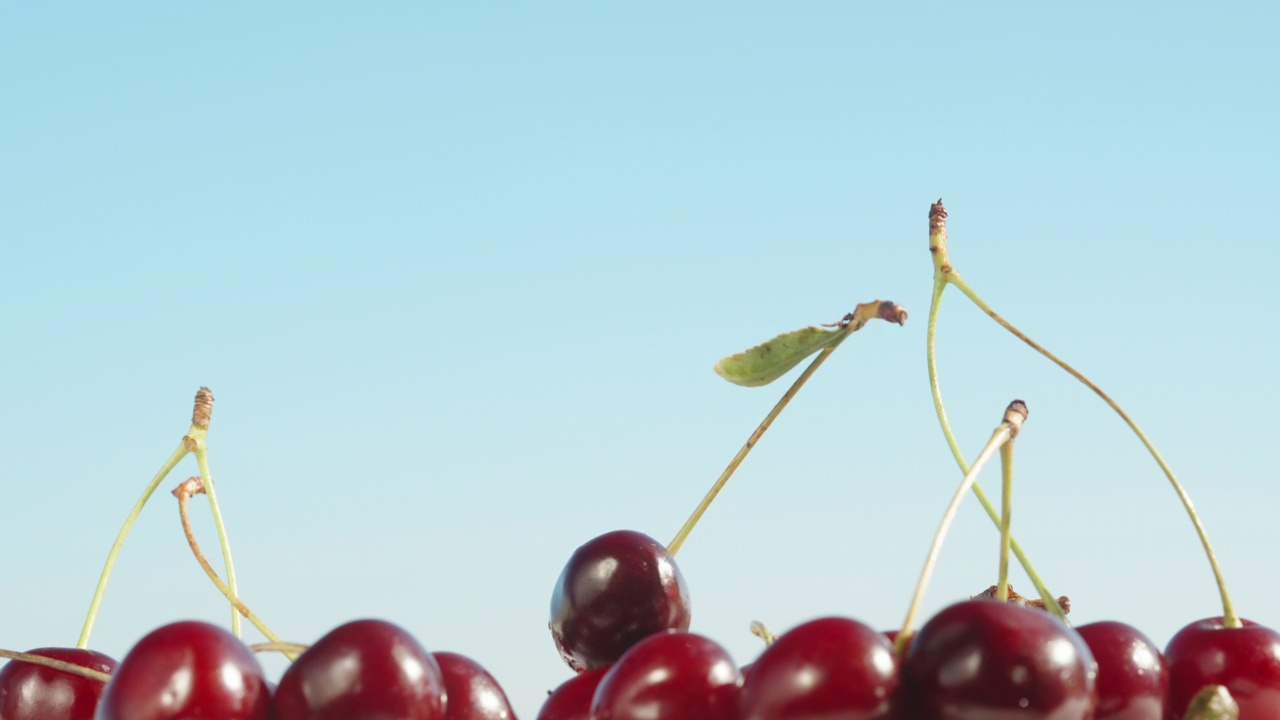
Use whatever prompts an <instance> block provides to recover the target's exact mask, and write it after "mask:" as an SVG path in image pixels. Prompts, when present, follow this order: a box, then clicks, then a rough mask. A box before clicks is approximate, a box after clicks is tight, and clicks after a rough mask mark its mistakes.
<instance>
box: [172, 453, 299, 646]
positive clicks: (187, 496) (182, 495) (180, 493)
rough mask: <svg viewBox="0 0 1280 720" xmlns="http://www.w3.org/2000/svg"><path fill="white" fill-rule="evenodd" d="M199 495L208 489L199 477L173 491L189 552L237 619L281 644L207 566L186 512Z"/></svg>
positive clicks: (181, 484)
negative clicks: (194, 496) (241, 618)
mask: <svg viewBox="0 0 1280 720" xmlns="http://www.w3.org/2000/svg"><path fill="white" fill-rule="evenodd" d="M200 493H204V494H206V495H207V494H208V487H207V486H206V485H205V484H204V481H203V480H202V479H201V478H200V477H190V478H187V479H186V480H184V481H182V482H181V483H179V484H178V486H177V487H176V488H174V489H173V496H174V497H176V498H178V516H179V517H180V518H181V519H182V533H183V534H184V535H186V536H187V545H189V546H190V547H191V552H192V553H193V554H194V555H195V556H196V562H198V563H200V567H201V568H202V569H203V570H204V573H205V575H208V576H209V579H210V580H212V581H213V584H214V585H216V586H217V587H218V591H219V592H221V593H222V594H223V596H225V597H226V598H227V600H230V601H231V606H232V607H233V608H234V609H235V610H236V611H237V617H239V615H244V616H245V617H246V618H248V619H249V622H250V623H252V624H253V626H254V627H256V628H258V631H259V632H261V633H262V634H263V635H265V636H266V637H267V639H268V640H270V641H271V642H273V643H282V642H283V641H282V640H281V639H280V636H278V635H276V634H275V633H274V632H272V631H271V628H269V627H267V624H266V623H264V622H263V621H262V619H261V618H259V617H258V616H257V615H254V614H253V611H251V610H250V609H249V607H248V606H247V605H245V604H244V601H242V600H241V599H240V598H239V597H238V596H237V595H236V593H235V592H234V591H233V590H232V589H231V588H230V587H229V586H228V585H227V583H224V582H223V581H222V578H220V577H218V573H217V572H216V571H215V570H214V569H213V566H212V565H210V564H209V561H208V560H207V559H206V558H205V556H204V553H203V552H201V551H200V543H198V542H196V535H195V532H193V531H192V529H191V518H190V516H189V513H188V512H187V503H188V501H190V500H191V496H192V495H198V494H200ZM281 652H283V653H284V656H285V657H287V658H289V659H290V660H296V659H297V655H295V654H292V653H291V652H290V651H288V650H281Z"/></svg>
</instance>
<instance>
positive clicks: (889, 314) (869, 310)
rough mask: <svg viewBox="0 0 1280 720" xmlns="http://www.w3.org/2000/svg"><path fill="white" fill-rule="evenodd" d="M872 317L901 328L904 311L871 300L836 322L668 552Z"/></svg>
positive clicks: (676, 549) (672, 550)
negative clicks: (835, 330) (836, 331)
mask: <svg viewBox="0 0 1280 720" xmlns="http://www.w3.org/2000/svg"><path fill="white" fill-rule="evenodd" d="M875 318H880V319H881V320H888V321H889V322H896V323H897V324H899V325H902V324H903V323H905V322H906V321H907V311H906V310H904V309H903V308H902V306H900V305H898V304H897V303H894V302H891V301H888V300H886V301H883V302H882V301H880V300H873V301H871V302H868V303H862V304H860V305H858V306H857V307H856V308H855V309H854V311H853V312H851V313H849V314H848V315H846V316H845V317H844V319H843V320H841V321H840V322H839V323H837V325H838V326H839V328H840V332H841V333H843V335H841V336H840V337H839V338H837V339H836V340H835V341H833V342H832V343H831V344H830V345H828V346H827V347H825V348H823V349H822V351H820V352H819V353H818V356H817V357H815V358H814V359H813V361H812V362H810V363H809V366H808V367H806V368H805V369H804V372H802V373H800V377H798V378H796V380H795V382H793V383H791V387H789V388H787V391H786V392H785V393H783V394H782V397H781V398H780V399H779V400H778V402H777V404H775V405H774V406H773V409H772V410H770V411H769V414H768V415H765V417H764V420H762V421H760V425H758V426H757V427H756V429H755V431H754V432H752V433H751V436H750V437H748V438H747V441H746V442H745V443H743V445H742V447H741V448H740V449H739V450H738V453H737V454H736V455H734V456H733V459H732V460H730V461H729V464H728V466H726V467H725V469H724V472H722V473H720V477H718V478H716V481H715V483H714V484H713V485H712V486H711V489H710V490H708V491H707V494H706V495H704V496H703V498H702V501H701V502H699V503H698V507H696V508H694V510H693V513H692V514H691V515H690V516H689V519H688V520H685V522H684V525H683V526H681V527H680V530H679V532H677V533H676V536H675V537H674V538H672V540H671V542H670V543H668V544H667V552H668V553H670V554H671V555H672V556H674V555H675V554H676V553H677V552H679V551H680V547H681V546H682V545H684V541H685V539H686V538H688V537H689V533H690V532H692V531H693V527H694V526H695V525H697V524H698V521H699V520H701V519H702V516H703V514H704V513H706V511H707V508H708V507H710V506H711V501H712V500H715V499H716V496H717V495H719V494H720V491H721V490H722V489H723V488H724V486H725V483H727V482H729V478H730V477H732V476H733V473H734V472H736V471H737V469H738V466H739V465H741V464H742V461H743V460H745V459H746V457H747V454H748V453H750V452H751V449H752V448H754V447H755V446H756V443H757V442H759V441H760V438H761V437H763V436H764V433H765V431H766V430H768V429H769V426H770V425H773V421H774V420H776V419H777V417H778V415H780V414H781V413H782V411H783V409H784V408H786V407H787V405H788V404H790V403H791V399H792V398H794V397H795V396H796V393H798V392H800V388H802V387H804V384H805V383H806V382H808V381H809V378H810V377H812V376H813V374H814V373H815V372H817V370H818V368H819V367H821V366H822V363H824V362H826V361H827V358H829V357H831V353H833V352H835V350H836V348H838V347H840V343H842V342H844V341H845V340H847V339H848V338H849V336H850V335H852V334H853V333H855V332H857V331H858V330H861V329H862V328H863V326H865V325H866V324H867V323H868V322H870V321H871V320H873V319H875Z"/></svg>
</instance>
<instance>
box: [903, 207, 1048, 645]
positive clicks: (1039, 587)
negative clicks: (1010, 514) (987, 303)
mask: <svg viewBox="0 0 1280 720" xmlns="http://www.w3.org/2000/svg"><path fill="white" fill-rule="evenodd" d="M937 209H938V211H941V218H942V222H941V224H940V225H938V227H934V223H936V220H934V217H933V214H931V223H929V241H931V242H929V251H931V252H933V254H934V255H933V261H934V265H938V264H940V256H941V258H943V259H945V258H946V222H945V220H946V210H942V202H941V200H940V201H938V205H937ZM940 236H941V237H940ZM938 241H941V243H938ZM937 247H941V251H940V250H936V249H937ZM945 268H946V269H947V272H950V265H945ZM946 287H947V281H946V278H945V277H942V275H941V274H940V270H938V269H937V268H934V278H933V299H932V301H931V302H929V319H928V323H927V327H925V331H924V334H925V356H927V360H928V363H927V364H928V369H929V391H931V392H932V395H933V410H934V413H937V415H938V424H940V425H941V427H942V436H943V437H945V438H946V441H947V447H950V448H951V456H952V457H955V460H956V465H957V466H959V468H960V471H961V473H968V471H969V462H968V461H966V460H965V459H964V454H963V452H961V451H960V445H959V443H957V442H956V438H955V434H954V433H952V432H951V423H950V421H948V420H947V411H946V407H943V405H942V389H941V387H940V386H938V356H937V331H938V309H940V307H941V306H942V292H943V291H945V290H946ZM973 495H974V497H977V498H978V503H979V505H982V509H983V510H984V511H986V512H987V516H988V518H991V521H992V523H995V524H996V527H997V528H998V527H1000V514H998V512H996V507H995V505H992V502H991V500H988V498H987V492H986V491H984V489H983V488H982V484H979V483H977V482H975V483H974V484H973ZM1009 547H1010V550H1012V551H1014V557H1016V559H1018V562H1019V565H1021V566H1023V570H1024V571H1025V573H1027V577H1028V578H1029V579H1030V582H1032V585H1033V587H1034V588H1036V592H1037V593H1038V594H1039V596H1041V600H1042V601H1044V607H1048V609H1050V611H1051V612H1053V614H1055V615H1057V616H1059V619H1061V620H1062V621H1066V615H1065V614H1064V612H1062V611H1061V609H1060V607H1059V606H1057V602H1056V601H1055V600H1053V593H1051V592H1050V591H1048V587H1047V585H1046V584H1044V580H1042V579H1041V577H1039V573H1037V571H1036V566H1034V565H1032V561H1030V559H1029V557H1027V553H1025V552H1024V551H1023V546H1021V544H1019V542H1018V538H1014V537H1012V536H1010V538H1009Z"/></svg>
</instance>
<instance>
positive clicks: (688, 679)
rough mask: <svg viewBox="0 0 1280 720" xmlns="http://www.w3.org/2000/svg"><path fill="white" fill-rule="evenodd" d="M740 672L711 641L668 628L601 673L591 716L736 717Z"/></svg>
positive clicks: (619, 719) (638, 719)
mask: <svg viewBox="0 0 1280 720" xmlns="http://www.w3.org/2000/svg"><path fill="white" fill-rule="evenodd" d="M741 690H742V676H741V675H739V674H738V666H737V665H736V664H735V663H734V662H733V659H732V658H730V657H729V653H728V652H726V651H725V649H724V648H722V647H720V646H719V645H717V644H716V643H715V642H713V641H711V640H709V639H707V638H705V637H702V636H701V635H695V634H693V633H688V632H680V631H675V630H672V631H670V632H666V633H662V634H660V635H651V636H649V637H647V638H645V639H644V640H641V641H640V642H638V643H636V644H635V646H633V647H632V648H631V649H630V650H628V651H627V652H626V654H624V655H623V656H622V657H621V658H619V659H618V662H616V663H614V665H613V667H611V668H609V671H608V672H606V673H605V675H604V677H603V678H602V679H601V680H600V685H599V687H597V688H596V694H595V697H594V698H592V700H591V715H590V718H591V720H655V719H658V718H660V719H661V720H736V718H737V716H738V702H739V698H740V695H741Z"/></svg>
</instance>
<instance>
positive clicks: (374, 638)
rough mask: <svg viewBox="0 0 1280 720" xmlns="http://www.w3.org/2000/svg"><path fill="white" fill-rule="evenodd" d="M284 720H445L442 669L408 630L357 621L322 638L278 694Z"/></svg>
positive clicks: (289, 671) (296, 664)
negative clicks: (387, 719)
mask: <svg viewBox="0 0 1280 720" xmlns="http://www.w3.org/2000/svg"><path fill="white" fill-rule="evenodd" d="M276 715H277V716H278V718H279V720H382V719H383V718H397V720H444V718H445V717H446V716H445V687H444V680H443V678H442V677H441V673H440V665H439V664H438V663H437V662H436V660H435V658H433V657H432V656H431V655H430V654H429V653H428V652H427V651H426V650H424V649H423V648H422V645H420V644H419V643H418V641H417V640H415V639H414V638H413V636H412V635H410V634H409V633H408V632H406V631H405V630H403V629H401V628H400V627H397V626H396V625H393V624H391V623H389V622H385V621H382V620H353V621H351V622H349V623H346V624H345V625H340V626H338V627H336V628H334V629H333V630H330V631H329V633H328V634H326V635H325V636H324V637H322V638H320V639H319V640H317V641H316V642H315V644H314V645H312V646H311V647H310V648H307V651H306V652H304V653H302V655H300V656H298V659H297V660H296V661H294V663H293V664H292V665H290V666H289V668H288V669H287V670H285V672H284V675H283V676H281V678H280V685H279V687H277V688H276Z"/></svg>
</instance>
